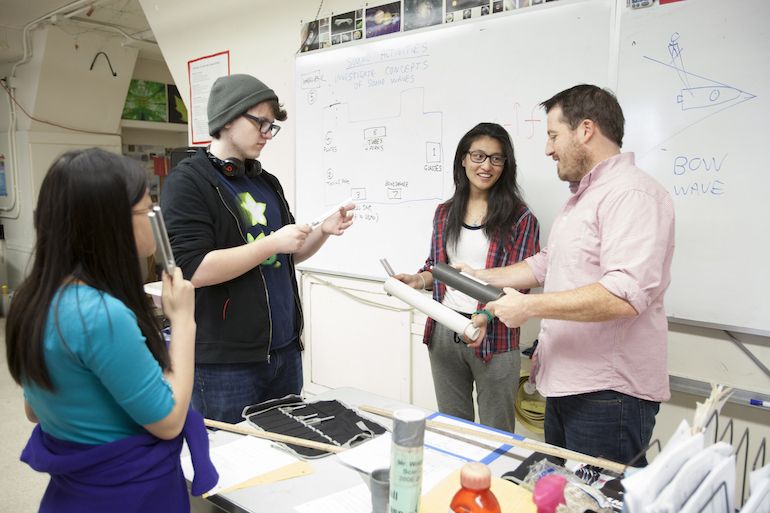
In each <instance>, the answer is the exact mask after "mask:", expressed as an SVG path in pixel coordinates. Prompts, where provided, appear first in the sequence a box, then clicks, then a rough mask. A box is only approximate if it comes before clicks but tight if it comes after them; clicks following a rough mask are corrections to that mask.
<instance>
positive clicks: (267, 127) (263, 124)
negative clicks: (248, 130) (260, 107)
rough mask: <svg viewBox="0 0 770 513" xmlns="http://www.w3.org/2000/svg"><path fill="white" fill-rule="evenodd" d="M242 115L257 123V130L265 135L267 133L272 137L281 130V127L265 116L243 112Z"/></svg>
mask: <svg viewBox="0 0 770 513" xmlns="http://www.w3.org/2000/svg"><path fill="white" fill-rule="evenodd" d="M243 117H244V118H246V119H250V120H251V121H253V122H254V123H256V124H257V126H258V127H259V131H260V132H262V133H263V134H265V135H267V134H268V133H269V134H270V135H272V136H273V137H275V136H276V134H277V133H278V132H279V131H280V130H281V127H280V126H278V125H276V124H275V123H273V122H272V121H270V120H269V119H267V118H258V117H257V116H252V115H251V114H247V113H244V114H243Z"/></svg>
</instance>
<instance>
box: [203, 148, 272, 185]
mask: <svg viewBox="0 0 770 513" xmlns="http://www.w3.org/2000/svg"><path fill="white" fill-rule="evenodd" d="M206 154H207V155H208V156H209V160H210V161H211V163H212V164H214V167H215V168H217V169H219V170H220V171H221V172H222V174H223V175H225V176H226V177H228V178H236V177H240V176H248V177H249V178H254V177H256V176H259V174H260V173H261V172H262V164H260V163H259V161H258V160H257V159H246V161H245V162H244V161H243V160H241V159H237V158H235V157H231V158H228V159H224V160H222V159H220V158H218V157H216V156H215V155H212V154H211V152H209V151H207V152H206Z"/></svg>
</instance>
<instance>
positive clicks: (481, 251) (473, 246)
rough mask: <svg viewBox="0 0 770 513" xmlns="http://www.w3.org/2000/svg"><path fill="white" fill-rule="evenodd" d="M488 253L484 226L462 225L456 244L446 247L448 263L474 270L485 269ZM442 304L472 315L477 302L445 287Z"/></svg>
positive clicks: (487, 240) (487, 241)
mask: <svg viewBox="0 0 770 513" xmlns="http://www.w3.org/2000/svg"><path fill="white" fill-rule="evenodd" d="M488 253H489V239H488V238H487V236H486V234H485V233H484V226H474V227H470V226H468V225H465V224H464V225H463V227H462V229H461V230H460V237H459V238H458V240H457V244H456V245H448V246H447V256H448V257H449V263H451V264H459V263H465V264H468V265H469V266H471V267H472V268H474V269H484V268H486V266H487V254H488ZM442 304H443V305H444V306H446V307H448V308H451V309H452V310H455V311H457V312H463V313H473V312H475V311H476V307H477V306H478V301H476V300H475V299H473V298H472V297H470V296H468V295H467V294H463V293H462V292H460V291H458V290H455V289H453V288H451V287H447V288H446V294H445V295H444V301H442Z"/></svg>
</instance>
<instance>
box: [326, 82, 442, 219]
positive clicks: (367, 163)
mask: <svg viewBox="0 0 770 513" xmlns="http://www.w3.org/2000/svg"><path fill="white" fill-rule="evenodd" d="M400 96H401V101H400V105H399V106H398V107H399V108H398V111H396V112H393V113H392V115H390V116H387V117H367V116H366V113H360V112H359V113H358V115H357V116H352V115H351V112H350V108H349V104H347V103H336V104H333V105H330V106H328V107H326V108H324V109H323V110H324V113H323V119H324V121H323V133H324V140H323V154H322V155H323V157H322V164H321V169H322V172H323V173H324V176H323V178H322V182H323V184H324V191H323V192H324V203H325V204H326V205H334V204H337V203H339V202H340V201H343V200H344V199H345V198H348V197H350V198H353V200H355V201H357V202H366V203H370V204H394V203H402V202H413V201H436V200H439V199H441V194H442V190H443V183H444V173H443V170H444V165H443V155H442V152H441V148H442V126H443V123H442V114H441V112H425V108H424V104H423V101H424V90H423V88H414V89H409V90H406V91H403V92H402V93H401V95H400ZM351 162H352V163H354V166H353V167H355V168H357V169H358V170H363V171H364V172H356V173H355V174H352V173H348V172H347V170H348V169H349V168H350V163H351Z"/></svg>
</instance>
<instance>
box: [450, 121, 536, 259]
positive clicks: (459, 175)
mask: <svg viewBox="0 0 770 513" xmlns="http://www.w3.org/2000/svg"><path fill="white" fill-rule="evenodd" d="M484 136H486V137H492V138H493V139H496V140H497V141H498V142H499V143H500V146H501V147H502V149H503V155H504V156H505V165H504V166H503V171H502V173H501V174H500V178H499V179H498V180H497V182H495V184H494V185H493V186H492V188H491V189H490V191H489V197H488V199H487V216H486V218H485V221H484V234H485V235H486V236H487V238H489V239H493V238H495V237H498V236H502V235H503V234H504V233H505V232H506V231H508V230H509V229H510V227H511V226H512V225H513V224H514V223H515V222H516V219H518V216H519V215H520V210H521V208H522V207H523V206H525V203H524V200H523V199H522V198H521V194H520V192H519V186H518V183H517V181H516V157H515V155H514V153H513V144H512V143H511V137H510V136H509V135H508V132H506V130H505V129H504V128H503V127H502V126H500V125H498V124H497V123H479V124H478V125H476V126H475V127H473V128H471V129H470V130H469V131H468V133H466V134H465V135H464V136H463V137H462V139H460V142H459V143H458V144H457V151H456V152H455V160H454V172H453V175H454V183H455V192H454V194H453V195H452V198H451V199H450V200H449V201H448V202H447V204H448V205H449V206H450V207H451V208H450V209H449V215H448V217H447V242H446V244H447V246H450V245H453V244H456V243H457V241H458V239H459V238H460V231H461V230H462V227H463V221H464V218H465V210H466V208H467V206H468V197H469V195H470V182H469V181H468V176H467V175H466V174H465V168H464V167H463V157H465V154H466V153H468V150H469V149H470V147H471V144H473V141H475V140H476V139H478V138H479V137H484Z"/></svg>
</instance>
